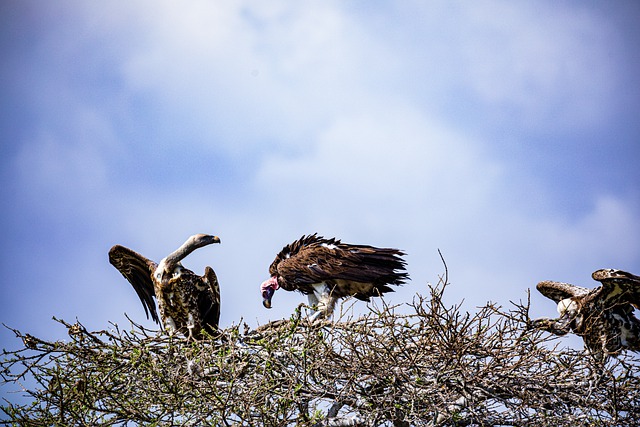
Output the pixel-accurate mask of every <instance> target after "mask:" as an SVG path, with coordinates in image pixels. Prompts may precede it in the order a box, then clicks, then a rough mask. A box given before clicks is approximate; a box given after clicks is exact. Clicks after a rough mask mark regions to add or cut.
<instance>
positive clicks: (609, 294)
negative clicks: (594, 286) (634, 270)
mask: <svg viewBox="0 0 640 427" xmlns="http://www.w3.org/2000/svg"><path fill="white" fill-rule="evenodd" d="M591 276H592V277H593V279H594V280H597V281H599V282H601V283H602V289H601V291H600V293H599V294H600V297H601V298H603V299H604V301H605V306H608V307H613V306H616V305H621V304H632V305H634V306H635V307H636V308H640V277H638V276H635V275H633V274H631V273H627V272H626V271H622V270H614V269H610V268H608V269H602V270H597V271H594V272H593V274H592V275H591Z"/></svg>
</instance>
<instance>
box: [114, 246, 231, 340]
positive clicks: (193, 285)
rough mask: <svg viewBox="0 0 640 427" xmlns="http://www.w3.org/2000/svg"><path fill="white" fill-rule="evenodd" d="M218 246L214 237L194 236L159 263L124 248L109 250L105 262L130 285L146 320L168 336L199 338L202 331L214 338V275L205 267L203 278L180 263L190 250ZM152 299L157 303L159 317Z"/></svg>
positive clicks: (216, 313) (217, 311) (217, 305)
mask: <svg viewBox="0 0 640 427" xmlns="http://www.w3.org/2000/svg"><path fill="white" fill-rule="evenodd" d="M212 243H220V239H219V238H218V237H217V236H210V235H207V234H196V235H193V236H191V237H189V238H188V239H187V241H186V242H184V244H183V245H182V246H180V247H179V248H178V249H177V250H176V251H175V252H173V253H171V254H170V255H168V256H167V257H166V258H163V259H162V260H161V261H160V263H159V264H156V263H155V262H154V261H151V260H150V259H147V258H145V257H144V256H142V255H140V254H139V253H137V252H134V251H132V250H131V249H129V248H125V247H124V246H120V245H115V246H114V247H112V248H111V250H110V251H109V262H110V263H111V264H112V265H113V266H114V267H115V268H117V269H118V271H119V272H120V273H121V274H122V275H123V276H124V277H125V279H127V280H128V281H129V283H131V285H132V286H133V289H135V291H136V293H137V294H138V297H140V301H141V302H142V306H143V307H144V311H145V313H146V314H147V319H148V318H149V313H151V318H152V319H153V320H154V321H155V322H156V323H160V318H161V319H162V325H163V326H164V329H165V330H167V331H168V332H169V333H171V334H173V333H174V332H180V333H182V334H184V335H185V336H186V337H187V338H188V339H199V338H201V337H202V331H203V330H205V331H207V333H209V334H212V335H214V334H215V333H216V332H217V330H218V321H219V319H220V286H219V284H218V278H217V277H216V273H215V272H214V271H213V269H212V268H211V267H206V268H205V270H204V275H203V276H198V275H196V274H195V273H194V272H193V271H191V270H188V269H186V268H184V267H183V266H182V264H181V261H182V260H183V259H184V258H185V257H186V256H187V255H189V254H190V253H191V252H193V251H194V250H196V249H198V248H201V247H203V246H207V245H210V244H212ZM153 298H155V299H156V300H157V301H158V309H159V310H160V318H158V313H157V312H156V308H155V304H154V302H153Z"/></svg>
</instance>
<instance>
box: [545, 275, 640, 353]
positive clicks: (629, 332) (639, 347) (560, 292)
mask: <svg viewBox="0 0 640 427" xmlns="http://www.w3.org/2000/svg"><path fill="white" fill-rule="evenodd" d="M591 276H592V277H593V279H594V280H597V281H599V282H601V283H602V286H599V287H597V288H595V289H587V288H583V287H580V286H574V285H571V284H569V283H561V282H552V281H544V282H540V283H538V285H537V286H536V288H537V289H538V291H540V293H542V295H544V296H546V297H547V298H550V299H552V300H554V301H555V302H557V303H558V307H557V309H558V314H559V315H560V317H559V318H558V319H547V318H542V319H537V320H535V321H534V322H533V326H534V327H536V328H540V329H543V330H546V331H548V332H551V333H554V334H556V335H565V334H567V333H568V332H569V331H573V332H574V333H575V334H576V335H579V336H581V337H582V339H583V340H584V344H585V347H586V348H587V349H588V350H589V352H590V353H591V354H592V355H593V356H595V357H596V358H597V359H599V360H605V359H606V358H607V357H608V356H616V355H618V354H619V353H620V352H621V351H622V350H624V349H626V350H631V351H640V320H638V319H637V318H636V317H635V316H634V315H633V311H634V308H639V307H640V277H638V276H634V275H633V274H631V273H627V272H625V271H621V270H614V269H603V270H597V271H595V272H594V273H593V274H592V275H591Z"/></svg>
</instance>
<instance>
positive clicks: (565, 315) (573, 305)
mask: <svg viewBox="0 0 640 427" xmlns="http://www.w3.org/2000/svg"><path fill="white" fill-rule="evenodd" d="M579 313H580V305H579V304H578V301H576V300H575V299H573V298H566V299H563V300H562V301H560V302H559V303H558V314H559V315H560V319H559V321H558V323H559V325H558V326H560V327H561V328H564V327H567V326H569V325H571V322H573V321H574V320H576V318H577V317H578V314H579Z"/></svg>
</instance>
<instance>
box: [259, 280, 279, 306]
mask: <svg viewBox="0 0 640 427" xmlns="http://www.w3.org/2000/svg"><path fill="white" fill-rule="evenodd" d="M279 287H280V285H278V278H277V277H276V276H272V277H271V278H270V279H268V280H265V281H264V282H262V284H261V285H260V292H262V305H264V306H265V307H266V308H271V297H272V296H273V293H274V292H275V291H276V289H278V288H279Z"/></svg>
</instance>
